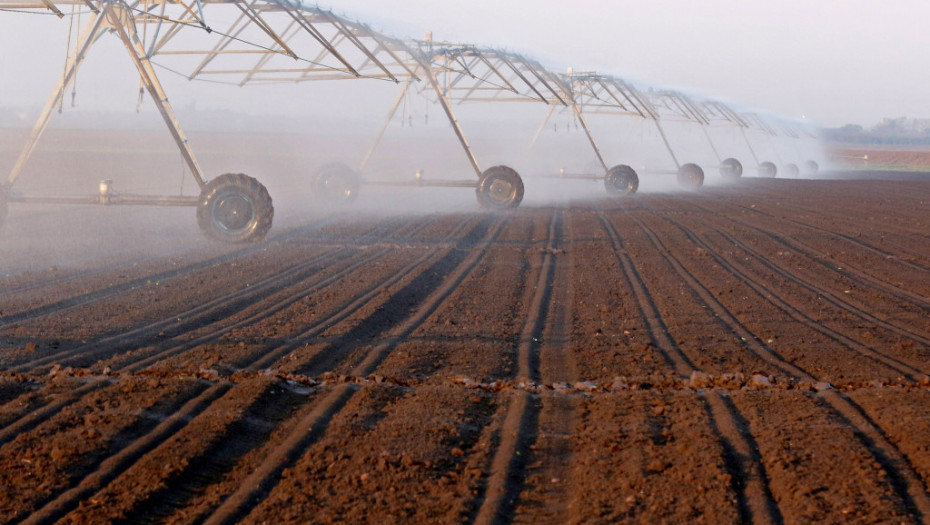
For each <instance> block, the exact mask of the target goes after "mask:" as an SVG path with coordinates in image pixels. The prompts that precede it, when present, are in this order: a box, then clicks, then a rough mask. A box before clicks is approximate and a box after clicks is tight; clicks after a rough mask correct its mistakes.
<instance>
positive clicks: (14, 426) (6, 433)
mask: <svg viewBox="0 0 930 525" xmlns="http://www.w3.org/2000/svg"><path fill="white" fill-rule="evenodd" d="M464 223H465V221H463V223H462V224H464ZM427 225H428V223H425V224H422V225H419V226H418V227H416V228H415V229H414V231H413V232H411V233H416V232H417V231H420V230H422V229H423V228H425V227H426V226H427ZM456 231H458V229H457V230H456ZM379 254H382V251H379V252H378V254H374V255H373V256H377V255H379ZM327 258H328V256H327ZM315 260H316V259H315ZM371 260H373V259H372V258H371V257H364V258H362V259H361V260H360V261H358V262H357V263H355V264H353V265H351V267H352V268H358V267H361V266H364V264H365V263H366V262H370V261H371ZM319 262H320V261H319V260H316V263H319ZM308 264H309V263H308ZM314 264H315V263H314ZM347 271H348V270H347ZM346 273H347V272H340V273H338V274H336V275H334V276H332V277H331V278H329V279H326V280H325V281H324V282H323V283H319V284H317V285H316V286H315V287H316V288H318V289H319V288H322V287H325V286H331V285H334V284H338V282H339V280H340V277H342V276H344V275H345V274H346ZM400 276H402V275H399V277H400ZM278 282H279V281H278V280H275V282H274V283H270V284H269V286H271V285H273V284H278ZM280 282H286V279H285V280H282V281H280ZM251 288H252V287H250V289H251ZM261 290H263V288H261V287H260V286H255V287H254V290H252V291H261ZM272 291H273V290H271V291H268V292H267V293H271V292H272ZM305 294H306V289H305V288H303V287H302V288H301V289H300V290H299V291H298V292H295V293H294V294H292V295H290V296H288V297H287V298H285V299H284V300H283V301H281V302H279V303H278V304H275V305H273V306H271V307H269V308H268V310H263V311H262V312H261V313H259V314H256V315H254V316H251V317H249V318H248V319H245V320H243V321H242V322H240V323H237V324H236V325H234V326H233V328H234V327H235V326H240V325H246V324H250V323H254V322H257V321H259V320H261V319H264V318H266V317H267V315H271V314H270V313H269V312H270V311H278V310H280V309H282V308H284V307H286V305H287V304H289V303H290V302H293V300H294V299H293V298H294V297H297V296H303V295H305ZM236 295H239V294H238V293H236V294H232V296H236ZM369 295H371V294H369ZM227 297H231V296H227ZM249 297H251V296H247V297H246V298H245V299H243V300H247V299H249ZM237 304H238V303H237ZM189 315H191V316H192V317H193V315H194V314H189ZM201 315H206V316H208V317H216V318H217V319H222V316H217V315H215V312H207V313H206V314H201ZM163 322H164V321H162V322H158V323H156V326H155V327H154V328H149V329H148V330H146V329H145V327H143V328H140V329H138V330H136V331H134V332H137V333H139V334H143V337H144V334H147V333H149V332H151V331H156V333H157V330H160V329H161V326H160V324H161V323H163ZM192 326H198V324H197V323H192ZM230 328H231V327H229V326H222V327H220V328H219V329H218V330H217V331H214V332H213V333H211V334H208V335H206V336H204V337H201V338H197V339H195V340H193V341H189V342H184V343H182V344H181V345H178V346H175V347H172V348H169V349H167V350H165V351H163V352H160V353H159V354H157V355H156V356H150V357H147V358H145V359H143V360H141V361H137V362H133V363H130V364H127V365H125V366H118V367H116V368H115V371H117V372H118V371H121V370H125V371H137V370H140V369H141V368H143V367H144V366H147V365H149V364H151V363H152V362H156V361H157V360H158V359H163V358H165V357H167V356H169V355H174V354H177V353H182V352H184V351H186V350H189V349H191V348H194V347H196V346H197V345H199V344H202V343H204V342H206V341H209V340H211V339H214V338H215V337H216V336H217V335H218V334H221V333H225V332H226V331H227V330H229V329H230ZM182 333H183V332H182ZM130 335H131V334H127V336H126V338H120V339H119V341H121V342H126V344H129V343H132V344H133V345H134V346H139V345H141V344H142V343H140V342H139V340H138V339H136V340H133V339H132V338H131V337H130ZM178 335H180V334H178ZM175 337H177V336H175ZM104 342H105V341H104ZM104 342H95V343H90V344H88V345H87V346H88V347H91V348H93V347H94V346H95V345H100V344H103V343H104ZM113 344H118V342H116V343H113ZM259 361H261V359H260V360H259ZM98 386H99V385H98ZM93 390H95V388H90V387H82V388H80V389H77V390H74V391H73V392H71V393H70V394H69V395H68V396H67V397H64V398H60V399H57V400H55V401H54V402H51V403H48V404H43V405H40V406H38V407H33V408H32V410H31V411H29V412H27V413H24V414H21V415H20V416H18V418H17V419H16V420H14V421H12V422H10V423H8V424H7V425H4V426H3V427H2V428H0V444H2V443H3V442H5V441H7V440H9V439H11V438H12V437H14V436H15V435H17V434H19V433H21V432H25V431H28V430H30V429H32V428H34V427H36V426H37V425H40V424H41V423H43V422H44V421H46V420H47V419H48V418H49V417H51V415H53V414H55V413H57V412H59V411H61V410H62V409H63V408H65V407H67V406H69V405H71V404H73V403H75V402H77V401H79V400H80V399H81V398H82V397H83V396H84V395H86V393H88V392H91V391H93Z"/></svg>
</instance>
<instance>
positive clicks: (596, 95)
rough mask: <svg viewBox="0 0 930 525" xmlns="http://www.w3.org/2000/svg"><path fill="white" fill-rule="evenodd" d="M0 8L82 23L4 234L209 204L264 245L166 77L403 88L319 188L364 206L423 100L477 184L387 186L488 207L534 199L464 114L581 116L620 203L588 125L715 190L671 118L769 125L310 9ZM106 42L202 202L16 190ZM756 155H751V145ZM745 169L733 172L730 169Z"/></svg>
mask: <svg viewBox="0 0 930 525" xmlns="http://www.w3.org/2000/svg"><path fill="white" fill-rule="evenodd" d="M0 10H3V11H22V12H32V13H44V14H54V15H57V16H58V17H59V18H68V19H69V20H70V24H69V37H68V46H69V52H68V56H67V60H66V63H65V67H64V70H63V72H62V74H61V77H60V78H59V80H58V83H57V85H56V86H55V88H54V89H53V91H52V94H51V96H50V97H49V99H48V102H47V104H46V105H45V107H44V109H43V110H42V112H41V114H40V116H39V118H38V121H37V123H36V125H35V127H34V128H33V131H32V133H31V135H30V136H29V138H28V141H27V143H26V145H25V146H24V147H23V150H22V152H21V153H20V155H19V157H18V159H17V160H16V162H15V164H14V166H13V168H12V170H11V172H10V174H9V177H8V179H7V180H6V182H5V183H3V184H0V224H2V222H3V220H4V219H5V217H6V214H7V207H8V203H65V204H106V205H114V204H135V205H162V206H190V207H196V209H197V222H198V224H199V226H200V228H201V229H202V230H203V231H204V233H205V234H206V235H208V236H209V237H212V238H216V239H220V240H224V241H230V242H245V241H257V240H260V239H262V238H263V237H264V236H265V234H266V233H267V232H268V230H269V229H270V228H271V223H272V219H273V215H274V208H273V205H272V200H271V197H270V195H269V193H268V190H267V189H266V188H265V186H264V185H262V184H261V183H260V182H259V181H257V180H256V179H254V178H252V177H250V176H247V175H244V174H239V173H227V174H222V175H219V176H217V177H215V178H213V179H208V178H207V176H206V175H205V173H204V171H203V170H202V168H201V166H200V164H199V163H198V161H197V159H196V157H195V155H194V151H193V149H192V147H191V145H190V144H189V143H188V140H187V137H186V136H185V134H184V132H183V131H182V129H181V126H180V124H179V122H178V119H177V117H176V116H175V112H174V110H173V109H172V106H171V104H170V103H169V102H168V97H167V94H166V93H165V89H164V87H163V85H162V83H161V82H160V81H159V78H158V75H157V74H156V66H161V67H164V68H165V69H168V70H170V71H172V72H175V73H180V74H182V75H183V76H185V77H186V78H187V79H189V80H210V81H217V80H220V81H223V82H226V83H234V84H237V85H240V86H244V85H249V84H263V83H279V82H304V81H310V80H338V79H376V80H382V81H388V82H393V83H396V84H399V85H400V93H399V94H398V96H397V98H396V99H395V101H394V103H393V105H392V106H391V108H390V110H389V112H388V116H387V119H386V121H385V123H384V126H383V127H382V128H381V130H380V131H379V133H378V134H377V136H376V137H375V139H374V140H373V142H372V144H371V146H370V147H369V148H368V150H367V151H366V152H365V154H364V155H363V157H362V159H361V161H360V162H359V163H358V165H357V168H356V169H352V168H350V167H349V166H347V165H345V164H331V165H327V166H324V167H323V168H322V169H321V170H320V171H319V172H318V173H317V175H316V176H315V178H314V180H313V181H312V184H311V185H312V187H313V189H314V190H315V192H316V193H317V194H319V195H321V196H324V197H326V198H329V199H333V200H342V201H347V200H352V199H353V198H355V196H356V195H357V193H358V191H359V189H360V186H361V184H363V183H371V184H374V183H376V181H374V180H369V179H367V178H364V177H363V176H362V174H363V173H364V171H365V169H366V166H367V165H368V163H369V161H370V159H371V156H372V154H373V152H374V151H375V149H376V148H377V147H378V145H379V143H380V142H381V140H382V138H383V135H384V133H385V131H386V129H387V126H388V125H389V124H390V122H391V120H392V118H393V117H394V115H395V114H396V113H397V111H398V108H399V107H400V105H401V103H402V102H403V101H404V100H405V97H406V96H407V93H408V92H409V91H410V90H411V89H413V90H416V91H418V92H419V93H420V94H423V95H426V96H427V97H428V99H429V100H433V101H435V102H436V103H438V104H439V105H440V106H441V107H442V109H443V111H444V113H445V115H446V117H447V118H448V120H449V123H450V125H451V127H452V129H453V131H454V133H455V135H456V137H457V138H458V141H459V143H460V145H461V146H462V148H463V150H464V152H465V154H466V156H467V159H468V162H469V163H470V165H471V167H472V169H473V170H474V173H475V175H476V176H477V178H476V179H471V178H470V179H467V180H443V179H436V180H426V179H424V178H423V177H422V176H421V175H420V173H419V172H417V174H416V175H415V176H414V178H413V180H412V181H398V182H391V183H388V184H414V185H420V186H453V187H465V188H472V189H474V190H475V192H476V195H477V199H478V202H479V203H480V204H481V205H482V206H484V207H489V208H513V207H516V206H518V205H519V204H520V202H521V200H522V199H523V193H524V185H523V180H522V178H521V177H520V175H519V174H518V173H517V172H516V171H515V170H514V169H512V168H510V167H508V166H503V165H498V166H492V167H490V168H487V169H482V167H481V165H480V164H479V161H478V157H477V156H476V153H475V151H474V150H473V148H472V146H471V145H470V143H469V141H468V140H467V139H466V136H465V132H464V130H463V128H462V126H461V125H460V124H459V121H458V119H457V117H456V115H455V113H454V111H453V106H454V105H456V104H461V103H463V102H480V103H487V102H516V101H524V102H526V101H528V102H538V103H543V104H545V105H547V106H549V108H550V109H549V113H548V114H547V116H546V120H548V119H549V117H550V116H551V115H552V113H553V111H554V110H555V109H557V108H562V110H563V111H566V110H567V111H571V112H572V114H573V115H574V117H575V118H576V119H577V120H578V121H579V122H581V125H582V127H583V128H584V130H585V133H586V135H587V139H588V141H589V143H590V145H591V146H592V147H593V150H594V153H595V156H596V158H597V161H598V163H599V164H600V166H601V167H602V168H603V173H601V174H596V175H579V176H577V177H576V178H588V179H591V178H597V179H603V180H604V182H605V185H606V187H607V190H608V191H609V192H610V193H619V194H626V193H633V192H635V191H636V189H637V187H638V185H639V179H638V176H637V174H636V171H635V170H634V169H633V168H631V167H630V166H628V165H625V164H617V165H614V166H612V167H608V166H609V165H608V164H607V162H606V160H605V158H604V155H603V153H602V150H601V146H602V145H599V144H598V142H597V141H596V140H595V137H594V133H593V132H592V131H591V129H590V128H589V127H588V125H587V122H586V120H585V115H586V114H618V115H626V116H636V117H640V118H643V119H649V120H652V121H653V122H654V123H655V125H656V127H657V129H658V130H659V133H660V135H661V137H662V140H663V142H664V145H665V148H666V149H667V151H668V153H669V155H670V157H671V158H672V160H673V161H674V164H675V167H676V168H677V171H673V172H671V173H676V174H677V175H678V179H679V182H680V183H682V184H683V185H684V186H687V187H698V186H700V185H701V184H702V183H703V180H704V173H703V170H701V168H700V167H698V166H697V164H693V163H686V164H680V163H679V162H678V158H677V156H676V154H675V151H674V150H673V149H672V147H671V145H670V143H669V140H668V138H667V137H666V135H665V132H664V131H663V128H662V125H661V123H660V120H662V119H663V118H681V117H684V118H685V119H686V120H691V121H694V122H696V123H698V124H699V125H701V126H702V127H703V126H706V125H708V124H710V122H712V121H713V120H715V119H717V120H719V119H720V118H725V119H726V120H730V118H731V117H732V120H730V122H731V123H734V124H736V125H737V126H738V127H739V128H740V130H741V131H742V132H743V136H744V138H746V141H747V144H749V139H748V138H747V137H746V133H745V131H743V130H744V129H753V128H754V127H755V128H758V127H759V126H761V125H763V124H762V123H761V120H760V121H759V122H758V123H756V122H755V121H753V124H754V126H753V125H750V123H747V120H746V118H745V117H739V116H738V115H737V114H736V113H735V112H732V110H729V109H728V108H726V109H727V111H729V112H728V113H726V114H725V115H724V116H723V117H721V116H720V115H717V114H714V115H715V116H714V117H709V116H706V115H705V114H704V113H702V112H701V111H700V108H698V106H697V105H696V104H694V103H691V102H690V101H687V100H686V99H685V98H683V97H674V96H670V95H665V98H662V97H659V98H658V99H651V97H650V96H647V95H644V94H643V93H642V92H640V91H637V90H636V89H634V88H633V87H631V86H630V85H629V84H627V83H626V82H624V81H622V80H620V79H617V78H614V77H610V76H605V75H598V74H595V73H582V74H573V73H571V72H569V74H568V75H557V74H554V73H551V72H550V71H548V70H547V69H546V68H544V67H543V66H541V65H540V64H539V63H537V62H535V61H533V60H530V59H528V58H526V57H523V56H521V55H518V54H515V53H510V52H505V51H500V50H495V49H490V48H481V47H477V46H472V45H456V44H449V43H445V42H443V43H437V42H433V41H432V38H431V37H430V36H428V37H427V38H426V39H425V40H400V39H397V38H393V37H390V36H386V35H384V34H381V33H379V32H376V31H373V30H372V29H371V28H370V27H369V26H367V25H365V24H363V23H360V22H354V21H350V20H347V19H346V18H344V17H340V16H336V15H334V14H333V13H332V12H330V11H326V10H323V9H320V8H317V7H310V6H305V5H303V4H301V3H300V2H299V1H297V0H130V1H126V0H0ZM75 20H76V21H77V25H78V26H81V25H82V23H83V27H81V28H80V31H79V33H78V34H77V37H76V38H75V39H74V40H73V47H72V38H71V29H70V27H71V26H72V25H74V22H75ZM107 34H112V35H115V37H116V38H117V39H118V40H119V41H120V42H121V43H122V45H123V47H124V48H125V50H126V51H127V53H128V56H129V59H130V61H131V63H132V64H133V65H134V66H135V68H136V70H137V72H138V74H139V78H140V85H141V88H144V91H146V92H148V93H149V95H150V96H151V98H152V100H153V102H154V105H155V106H156V107H157V109H158V111H159V113H160V114H161V116H162V118H163V120H164V122H165V124H166V125H167V127H168V129H169V131H170V133H171V135H172V137H173V139H174V141H175V143H176V144H177V147H178V149H179V150H180V153H181V156H182V158H183V160H184V163H185V165H186V167H187V168H188V169H189V171H190V173H191V176H192V177H193V179H194V180H195V181H196V183H197V186H198V189H199V194H198V195H183V194H182V195H140V194H126V193H117V192H115V191H113V189H112V187H111V184H110V182H109V181H104V182H101V183H100V185H99V188H98V191H97V192H96V193H94V194H92V195H85V196H57V195H56V196H48V195H29V194H24V193H20V192H16V191H14V189H13V186H14V184H15V182H16V181H17V179H18V178H20V176H21V175H22V173H23V171H24V167H25V165H26V163H27V161H28V160H29V158H30V156H31V155H32V154H33V152H34V150H35V148H36V146H37V144H38V143H39V140H40V138H41V137H42V135H43V133H44V132H45V130H46V128H47V127H48V125H49V121H50V119H51V117H52V115H53V113H54V111H55V109H56V108H58V107H59V106H60V104H61V102H62V99H63V97H64V94H65V92H66V91H67V90H68V88H69V86H70V85H72V83H74V82H75V78H76V75H77V71H78V69H79V68H80V67H81V65H82V63H83V62H84V60H85V58H86V56H87V54H88V53H89V52H90V50H91V48H92V46H93V45H94V44H95V43H96V42H97V41H98V40H99V39H100V38H102V37H104V36H105V35H107ZM141 88H140V93H141V91H142V89H141ZM140 96H141V95H140ZM669 100H671V101H672V102H669ZM668 104H672V105H668ZM676 104H677V105H676ZM721 107H724V106H722V105H721ZM663 111H664V113H663ZM543 126H545V121H544V122H543ZM540 129H542V127H540ZM767 129H770V128H767ZM786 129H787V128H786ZM705 135H706V130H705ZM537 136H538V132H537ZM708 140H709V136H708ZM534 141H535V138H534ZM749 147H750V150H752V146H751V145H750V146H749ZM715 152H716V150H715ZM753 155H755V153H753ZM718 160H719V158H718ZM733 160H734V159H727V160H724V161H721V166H722V169H723V168H726V166H727V165H728V162H729V161H733ZM736 164H737V166H733V165H732V163H730V168H729V169H730V170H731V171H732V170H737V171H738V172H739V173H741V172H742V166H741V165H739V163H738V161H737V162H736ZM760 169H761V166H760ZM737 176H738V175H737ZM380 183H381V184H385V182H383V181H382V182H380Z"/></svg>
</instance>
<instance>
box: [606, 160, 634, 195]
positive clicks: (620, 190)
mask: <svg viewBox="0 0 930 525" xmlns="http://www.w3.org/2000/svg"><path fill="white" fill-rule="evenodd" d="M604 188H605V189H606V190H607V193H608V194H610V195H633V194H634V193H636V190H638V189H639V176H638V175H637V174H636V170H634V169H633V168H631V167H629V166H627V165H626V164H619V165H617V166H614V167H613V168H610V169H609V170H607V174H606V175H604Z"/></svg>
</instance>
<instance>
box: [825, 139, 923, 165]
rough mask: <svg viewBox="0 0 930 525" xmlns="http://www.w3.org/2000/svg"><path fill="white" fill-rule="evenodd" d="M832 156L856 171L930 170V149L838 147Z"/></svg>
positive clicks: (834, 159)
mask: <svg viewBox="0 0 930 525" xmlns="http://www.w3.org/2000/svg"><path fill="white" fill-rule="evenodd" d="M830 156H831V158H832V159H833V161H834V162H836V163H838V164H839V165H840V166H845V167H849V168H854V169H900V170H923V171H927V170H928V169H930V147H927V146H866V145H862V146H860V145H854V146H843V145H837V146H834V147H831V148H830Z"/></svg>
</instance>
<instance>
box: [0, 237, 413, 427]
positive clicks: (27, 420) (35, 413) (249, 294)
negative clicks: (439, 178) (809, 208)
mask: <svg viewBox="0 0 930 525" xmlns="http://www.w3.org/2000/svg"><path fill="white" fill-rule="evenodd" d="M427 225H428V223H426V224H421V225H419V226H416V225H414V231H413V232H411V234H413V233H416V232H417V231H420V230H422V229H423V228H425V227H426V226H427ZM378 231H380V230H379V229H376V230H375V231H373V232H369V233H368V234H366V235H363V237H365V238H372V239H374V238H377V235H378ZM382 253H383V252H382ZM349 255H351V253H350V252H347V253H346V257H348V256H349ZM328 259H332V254H324V255H323V256H321V257H320V258H313V259H312V261H313V262H311V263H308V264H310V266H311V267H312V266H315V265H318V264H321V263H323V262H326V261H327V260H328ZM366 260H368V259H367V258H363V261H366ZM301 266H305V265H301ZM356 266H357V265H356ZM293 274H294V272H291V271H287V272H283V273H279V274H277V275H276V276H272V277H271V278H269V279H267V280H266V281H267V282H263V283H257V284H256V286H254V287H250V288H249V289H246V290H243V291H240V292H234V293H232V294H228V295H227V296H225V298H223V299H225V300H227V301H231V302H227V303H225V304H224V302H223V300H222V299H221V300H217V301H211V302H210V303H207V304H206V305H203V306H198V307H195V308H194V309H193V310H190V311H188V312H184V313H182V314H180V316H181V317H184V318H188V317H190V318H193V320H191V321H189V322H187V323H185V324H184V326H185V327H187V328H191V327H193V328H201V327H202V326H204V321H202V319H208V321H206V323H207V324H210V323H220V324H221V327H220V328H219V329H218V330H217V331H215V332H214V333H213V334H212V335H214V336H215V335H217V334H221V333H225V331H226V330H227V329H228V328H229V327H227V326H222V323H223V319H224V317H225V315H220V314H219V313H217V311H219V310H221V311H230V310H231V311H235V310H237V309H238V307H239V306H241V305H242V304H250V303H252V302H253V301H256V302H257V300H256V299H255V297H256V296H261V297H267V296H270V295H271V294H273V293H275V290H274V289H273V287H274V286H277V285H280V284H282V283H287V282H288V280H289V278H292V277H293V276H294V275H293ZM330 281H331V282H330V284H335V283H336V282H337V280H333V279H330ZM299 285H300V283H299V282H298V283H297V284H295V285H294V286H299ZM253 292H254V293H253ZM303 295H305V290H304V289H301V290H300V291H298V292H296V293H294V294H292V297H293V296H300V297H302V296H303ZM285 302H287V301H286V300H285ZM276 306H277V305H276ZM273 310H276V308H275V306H272V307H270V308H269V310H268V314H269V315H271V313H272V311H273ZM176 317H177V316H175V315H173V316H171V317H170V318H169V319H166V320H161V321H156V322H154V323H151V324H149V325H147V326H143V327H140V328H138V329H135V330H132V331H130V332H128V333H126V334H125V335H119V336H116V337H115V338H104V339H102V340H98V341H92V342H90V343H89V344H87V345H84V346H85V347H88V348H91V349H92V351H94V353H95V354H96V353H98V352H97V351H98V350H99V353H104V352H109V353H113V352H118V351H119V349H120V348H121V347H124V346H126V345H128V346H133V347H141V346H145V345H146V344H149V342H150V341H148V339H150V338H152V337H153V335H152V334H160V333H162V330H163V329H164V328H165V326H166V325H171V324H173V323H174V322H175V319H176ZM264 317H265V316H263V315H258V316H254V318H252V319H248V320H246V322H247V321H250V320H260V319H263V318H264ZM174 332H177V333H174V334H173V335H172V336H171V337H172V338H173V339H178V338H180V336H182V335H183V334H184V333H185V330H179V329H175V330H174ZM134 337H135V339H134ZM155 337H157V339H159V340H161V336H155ZM147 338H148V339H147ZM114 339H115V340H114ZM206 339H207V340H209V339H210V336H209V335H208V336H207V338H206ZM202 342H203V341H201V340H195V341H194V342H191V341H187V342H182V344H181V345H179V347H177V348H169V349H168V350H165V351H163V352H162V354H164V353H166V352H170V353H180V352H183V351H186V350H188V349H190V348H194V347H196V346H197V345H198V344H200V343H202ZM67 353H68V352H61V353H60V354H56V355H62V354H64V355H67ZM162 357H164V355H163V356H162ZM142 361H143V362H146V361H147V359H143V360H142ZM64 362H65V363H66V364H67V361H64ZM133 365H134V363H129V364H126V365H124V366H116V367H114V370H113V371H115V372H120V371H136V370H139V368H140V367H137V366H133ZM23 368H25V367H23ZM11 371H12V372H13V373H28V372H32V373H35V372H36V371H35V369H33V370H28V369H24V370H19V369H18V368H13V369H12V370H11ZM90 381H91V383H90V384H89V385H87V386H84V387H81V388H79V389H77V390H75V391H73V392H71V394H70V395H68V396H63V397H59V398H58V399H55V400H54V401H52V402H51V403H48V404H45V405H42V404H41V403H40V404H39V405H38V406H35V404H33V405H32V406H31V407H30V408H31V410H30V411H29V412H25V413H23V414H20V415H19V416H18V417H17V418H16V419H15V420H14V421H12V422H8V423H6V424H4V425H3V426H0V444H2V443H3V442H5V441H7V440H9V439H11V438H12V437H14V436H15V435H17V434H19V433H21V432H25V431H28V430H29V429H30V428H33V427H35V426H36V425H38V424H41V423H42V422H43V421H44V420H46V419H47V418H48V417H50V416H51V415H53V414H55V413H57V412H58V411H60V410H61V409H63V408H64V407H66V406H69V405H70V404H72V403H74V402H76V401H78V400H79V399H81V397H82V396H83V395H85V394H86V393H89V392H92V391H94V390H96V389H97V388H99V387H102V386H105V385H106V384H108V383H107V381H105V380H102V379H100V378H91V379H90Z"/></svg>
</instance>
